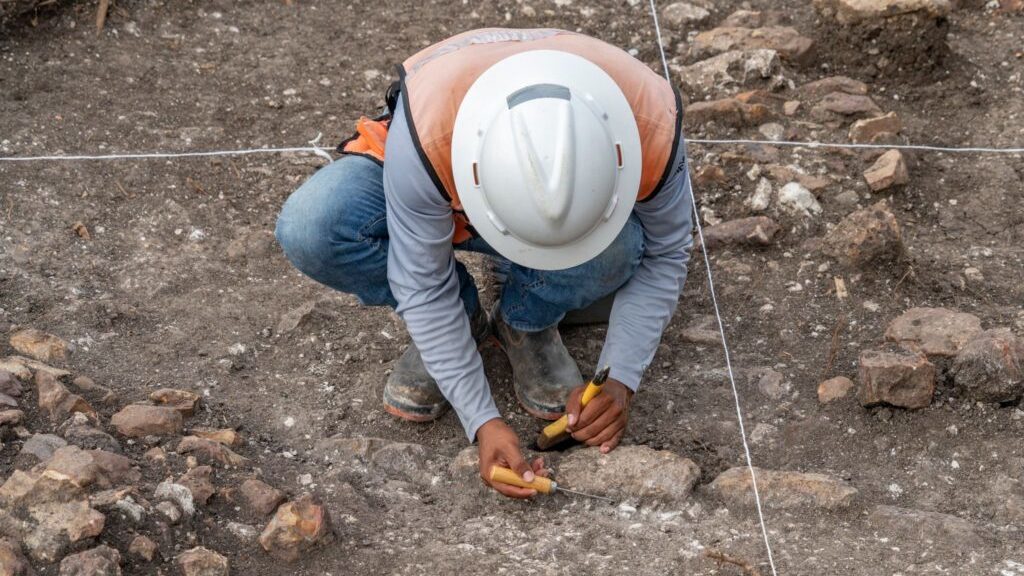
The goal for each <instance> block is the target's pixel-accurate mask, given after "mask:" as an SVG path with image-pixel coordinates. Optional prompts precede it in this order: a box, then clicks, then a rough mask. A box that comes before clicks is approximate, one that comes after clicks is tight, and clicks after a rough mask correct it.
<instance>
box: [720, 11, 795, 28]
mask: <svg viewBox="0 0 1024 576" xmlns="http://www.w3.org/2000/svg"><path fill="white" fill-rule="evenodd" d="M783 20H784V15H783V14H782V13H781V12H775V11H768V12H763V11H761V10H737V11H735V12H733V13H732V14H729V15H728V16H726V17H725V20H722V23H721V26H730V27H741V28H760V27H762V26H775V25H778V24H781V23H782V21H783Z"/></svg>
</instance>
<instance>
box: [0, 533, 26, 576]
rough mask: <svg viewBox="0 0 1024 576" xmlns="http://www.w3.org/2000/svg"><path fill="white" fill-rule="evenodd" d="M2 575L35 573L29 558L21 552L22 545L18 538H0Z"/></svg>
mask: <svg viewBox="0 0 1024 576" xmlns="http://www.w3.org/2000/svg"><path fill="white" fill-rule="evenodd" d="M0 575H2V576H34V575H35V571H33V570H32V566H31V565H30V564H29V563H28V559H26V558H25V556H24V555H23V554H22V553H21V545H20V544H18V542H17V541H16V540H10V539H7V538H0Z"/></svg>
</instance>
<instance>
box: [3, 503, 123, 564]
mask: <svg viewBox="0 0 1024 576" xmlns="http://www.w3.org/2000/svg"><path fill="white" fill-rule="evenodd" d="M28 514H29V516H30V517H31V518H32V520H33V522H34V524H35V527H34V528H33V529H32V530H31V532H30V533H29V534H27V535H26V536H25V539H24V541H23V543H24V545H25V548H26V549H28V552H29V556H31V557H32V558H33V559H34V560H36V561H38V562H47V563H49V562H56V561H57V560H59V559H60V558H61V557H62V556H63V555H64V552H65V551H66V550H67V549H68V547H69V546H70V545H71V544H74V543H76V542H79V541H81V540H85V539H87V538H93V537H95V536H98V535H99V534H100V532H102V531H103V525H104V521H105V517H104V516H103V514H101V513H99V512H97V511H96V510H93V509H92V508H90V507H89V503H88V502H87V501H85V500H77V501H72V502H49V503H43V504H37V505H35V506H31V507H29V508H28Z"/></svg>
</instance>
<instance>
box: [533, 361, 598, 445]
mask: <svg viewBox="0 0 1024 576" xmlns="http://www.w3.org/2000/svg"><path fill="white" fill-rule="evenodd" d="M609 370H610V368H609V367H608V366H605V367H604V368H601V369H600V370H598V371H597V374H594V378H593V379H592V380H591V381H590V382H589V383H588V384H587V388H586V389H585V390H584V391H583V396H582V397H580V406H586V405H587V403H589V402H590V401H591V400H593V399H594V397H595V396H597V395H598V394H600V393H601V388H602V387H603V386H604V382H605V380H607V379H608V372H609ZM568 426H569V416H562V417H561V418H559V419H558V420H555V421H554V422H552V423H551V424H548V425H547V426H545V427H544V429H543V430H541V431H540V435H539V436H537V449H538V450H550V449H551V448H552V447H554V446H556V445H558V444H560V443H561V442H562V441H564V440H566V439H568V438H569V431H568V430H566V427H568Z"/></svg>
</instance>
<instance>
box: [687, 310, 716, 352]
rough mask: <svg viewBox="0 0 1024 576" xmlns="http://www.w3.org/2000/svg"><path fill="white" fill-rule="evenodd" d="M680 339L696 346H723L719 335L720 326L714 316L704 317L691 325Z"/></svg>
mask: <svg viewBox="0 0 1024 576" xmlns="http://www.w3.org/2000/svg"><path fill="white" fill-rule="evenodd" d="M679 339H680V340H682V341H683V342H692V343H694V344H709V345H714V344H721V342H722V340H721V336H720V335H719V334H718V326H717V324H715V317H714V316H703V317H701V318H699V319H698V320H697V321H696V322H694V323H693V324H690V325H689V326H687V327H686V328H683V331H682V332H680V333H679Z"/></svg>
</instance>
